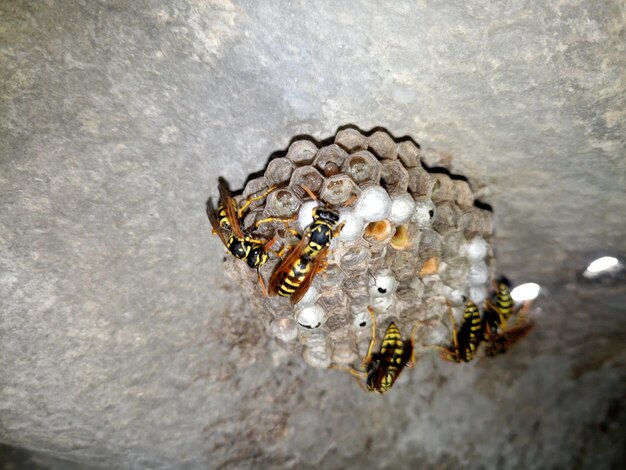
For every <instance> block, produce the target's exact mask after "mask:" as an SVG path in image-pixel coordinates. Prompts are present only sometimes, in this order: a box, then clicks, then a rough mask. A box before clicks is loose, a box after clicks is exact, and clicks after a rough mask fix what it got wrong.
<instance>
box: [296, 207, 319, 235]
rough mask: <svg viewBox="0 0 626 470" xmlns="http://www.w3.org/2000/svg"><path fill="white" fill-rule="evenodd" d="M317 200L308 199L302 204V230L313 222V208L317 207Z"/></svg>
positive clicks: (299, 214)
mask: <svg viewBox="0 0 626 470" xmlns="http://www.w3.org/2000/svg"><path fill="white" fill-rule="evenodd" d="M317 205H318V204H317V201H306V202H305V203H304V204H302V206H300V212H298V225H299V226H300V230H304V229H305V228H307V227H308V226H309V225H311V224H312V223H313V209H315V208H316V207H317Z"/></svg>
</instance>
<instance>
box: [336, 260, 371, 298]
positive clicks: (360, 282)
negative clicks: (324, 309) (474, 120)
mask: <svg viewBox="0 0 626 470" xmlns="http://www.w3.org/2000/svg"><path fill="white" fill-rule="evenodd" d="M368 256H369V255H368ZM355 266H357V267H358V269H359V271H357V272H356V273H355V274H354V275H352V276H349V277H348V278H347V279H346V280H345V281H344V282H343V286H342V289H343V290H344V291H345V292H346V293H347V294H348V296H350V297H351V298H352V299H355V298H361V297H363V295H364V294H365V290H366V288H367V276H366V275H365V273H366V272H367V264H365V265H361V264H355ZM362 268H364V269H362ZM365 303H367V301H366V302H365Z"/></svg>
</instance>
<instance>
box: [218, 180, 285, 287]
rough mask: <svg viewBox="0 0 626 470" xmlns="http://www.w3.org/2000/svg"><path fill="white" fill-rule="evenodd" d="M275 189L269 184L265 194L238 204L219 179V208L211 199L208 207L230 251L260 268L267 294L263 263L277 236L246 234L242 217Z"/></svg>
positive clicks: (250, 264)
mask: <svg viewBox="0 0 626 470" xmlns="http://www.w3.org/2000/svg"><path fill="white" fill-rule="evenodd" d="M275 189H276V187H275V186H270V187H269V188H268V189H267V190H265V191H264V192H263V193H262V194H260V195H258V196H250V197H248V198H247V199H246V200H245V202H244V204H243V205H242V206H241V207H238V205H237V202H236V201H235V199H234V198H233V197H232V195H231V194H230V191H229V190H228V189H227V188H226V186H225V185H224V184H223V182H222V181H220V182H219V184H218V190H219V193H220V202H219V205H218V206H217V210H215V209H214V208H213V205H212V204H211V201H210V200H209V203H208V204H207V209H206V212H207V216H208V218H209V222H210V223H211V226H212V227H213V233H214V234H215V235H217V236H218V237H219V238H220V240H221V241H222V243H223V244H224V246H226V249H227V250H228V251H229V252H230V254H232V255H233V256H234V257H235V258H237V259H242V260H246V263H247V264H248V266H250V267H251V268H255V269H256V270H257V273H258V276H259V283H260V284H261V288H262V290H263V293H264V295H265V294H266V288H265V283H264V282H263V278H262V277H261V273H260V267H261V266H263V265H264V264H265V263H266V262H267V260H268V259H269V254H268V251H269V248H270V246H271V245H272V244H273V243H274V238H272V240H269V241H263V240H258V239H256V238H253V237H252V236H250V235H248V234H245V233H244V232H243V230H242V228H241V219H242V217H243V214H244V212H245V211H246V209H247V208H248V207H249V206H250V204H251V203H252V202H253V201H258V200H259V199H263V198H264V197H266V196H267V195H268V194H269V193H271V192H272V191H274V190H275ZM268 220H269V219H268Z"/></svg>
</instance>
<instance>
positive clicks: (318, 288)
mask: <svg viewBox="0 0 626 470" xmlns="http://www.w3.org/2000/svg"><path fill="white" fill-rule="evenodd" d="M425 158H427V157H426V156H423V155H422V153H421V150H420V149H419V147H418V146H416V145H415V144H414V143H413V142H411V141H408V140H405V141H402V142H396V141H394V140H393V138H392V137H390V136H389V135H388V134H386V133H384V132H375V133H373V134H371V135H369V136H365V135H362V134H361V133H360V132H358V131H357V130H354V129H346V130H343V131H340V132H338V133H337V135H336V137H335V143H334V144H332V145H328V146H325V147H322V148H317V147H316V146H315V144H313V143H312V142H310V141H306V140H300V141H296V142H293V143H292V144H291V146H290V147H289V150H288V152H287V154H286V156H284V157H283V158H277V159H274V160H271V161H270V163H269V165H268V166H267V169H266V171H265V174H264V176H262V177H260V178H257V179H254V180H251V181H250V182H248V184H247V185H246V187H245V189H244V191H243V194H242V196H240V197H239V198H238V199H241V198H242V197H243V198H245V197H247V196H248V195H251V194H255V193H258V192H259V191H262V190H264V189H266V188H268V187H269V186H270V185H272V184H277V185H279V188H278V189H276V190H275V191H273V192H272V193H270V194H269V196H268V197H267V199H266V200H264V201H259V202H255V203H253V204H252V206H251V207H252V209H251V211H250V212H249V213H248V214H247V215H246V217H245V220H244V226H245V227H248V228H250V227H252V226H253V225H254V222H255V221H256V220H260V219H262V218H265V217H271V216H274V217H290V216H294V217H295V218H296V220H294V222H293V223H291V224H290V226H291V227H292V228H294V229H296V230H297V231H298V232H300V233H302V229H303V228H304V227H305V226H306V225H308V224H309V223H310V222H311V220H312V219H311V210H312V208H313V207H314V206H315V203H314V202H311V201H310V198H309V197H308V196H307V194H306V193H305V191H304V190H303V189H302V187H301V186H302V185H305V186H307V187H308V188H309V189H310V190H311V191H312V192H313V193H314V194H315V195H316V196H317V197H318V198H319V200H320V204H326V205H328V206H330V207H332V208H334V209H336V210H337V211H338V212H339V214H340V216H341V221H345V226H344V227H343V230H342V231H341V234H340V235H339V237H337V238H336V239H335V240H334V241H333V243H332V245H331V250H330V252H329V254H328V256H327V259H326V261H327V263H328V266H327V267H326V269H325V270H323V271H322V272H320V273H319V274H317V275H316V277H315V280H314V281H313V284H312V286H311V288H310V289H309V291H308V292H307V293H306V294H305V296H304V297H303V298H302V300H301V301H300V302H299V303H298V304H296V305H295V306H294V305H291V303H290V302H289V299H288V298H284V297H279V296H276V297H271V298H270V297H268V298H265V297H263V295H262V292H261V289H260V288H259V286H258V278H257V273H256V272H255V271H254V270H251V269H250V268H248V266H246V264H245V263H244V262H242V261H240V260H237V259H235V258H233V257H231V256H229V257H228V261H227V264H228V265H227V272H229V273H230V276H231V277H232V278H233V279H234V280H235V281H236V282H237V284H238V285H240V286H241V291H242V292H243V293H244V295H246V296H248V297H249V301H250V302H251V305H252V306H253V308H254V309H255V311H256V312H258V315H259V316H260V317H261V319H262V321H263V322H264V324H265V326H266V331H267V333H268V334H269V335H270V336H272V337H274V338H276V339H277V341H278V343H279V344H281V345H282V346H283V347H286V348H287V349H290V350H292V351H296V352H299V353H301V354H302V356H303V358H304V360H305V361H306V362H307V363H309V364H310V365H312V366H316V367H323V368H325V367H329V366H330V365H331V364H333V363H334V364H343V365H347V364H353V363H357V362H358V361H360V360H361V358H362V357H363V356H364V355H365V354H366V352H367V346H368V344H369V340H370V336H371V319H370V315H369V313H368V309H367V308H368V306H372V307H373V309H374V311H375V313H376V322H377V326H378V331H379V333H380V332H381V330H382V331H384V328H385V327H386V326H387V325H388V324H389V322H390V321H391V320H393V321H395V322H396V324H397V325H398V327H399V328H400V331H401V332H402V334H403V336H405V337H407V338H408V337H409V335H410V332H411V329H412V327H413V326H414V325H416V324H419V326H418V329H417V335H416V340H417V341H416V349H417V352H418V353H419V351H420V345H426V344H433V343H445V344H447V343H449V342H450V338H451V334H450V333H449V331H448V330H446V329H444V327H443V322H446V323H447V322H448V321H449V320H448V315H447V303H446V301H447V302H449V304H450V305H451V306H452V307H453V308H454V312H455V314H456V317H457V319H458V318H459V317H460V315H461V311H462V306H463V304H464V297H468V298H471V299H472V300H473V301H474V302H475V303H477V304H480V303H482V302H483V300H484V299H485V296H486V295H487V290H488V283H489V279H491V278H492V270H491V268H490V263H491V259H492V255H491V248H490V245H489V242H490V238H491V235H492V214H491V212H490V211H488V210H485V209H481V208H479V207H477V206H476V205H475V203H474V193H473V192H472V189H471V188H470V186H469V184H468V183H467V181H466V180H465V179H464V178H462V177H455V176H450V173H449V172H446V171H441V169H439V171H435V170H429V169H428V168H427V167H426V166H425V165H424V164H423V161H424V159H425ZM351 198H352V202H351V204H349V205H348V206H344V204H345V203H346V202H347V201H350V199H351ZM253 233H254V234H255V235H256V236H257V237H258V238H263V239H271V238H272V236H274V235H276V236H277V242H276V243H275V244H274V245H272V250H278V249H279V248H280V247H281V245H282V244H284V243H288V244H295V243H297V241H298V240H297V239H296V238H295V237H293V236H292V235H291V234H290V233H289V232H288V231H287V230H285V227H284V224H282V223H280V222H272V223H268V224H263V225H261V226H260V227H259V228H258V229H257V230H256V231H254V232H253ZM279 261H280V260H279V259H278V258H276V256H274V255H272V256H271V259H270V261H269V262H268V263H267V264H266V265H265V266H263V268H262V270H261V273H262V275H263V278H264V279H265V282H266V283H267V281H268V280H269V278H270V276H271V274H272V272H273V270H274V269H275V268H276V266H277V264H278V263H279ZM378 340H380V337H379V338H378Z"/></svg>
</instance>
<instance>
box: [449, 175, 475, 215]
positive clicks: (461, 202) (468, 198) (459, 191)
mask: <svg viewBox="0 0 626 470" xmlns="http://www.w3.org/2000/svg"><path fill="white" fill-rule="evenodd" d="M453 183H454V200H455V201H456V203H457V205H458V206H459V207H460V208H461V209H463V210H465V209H469V208H470V207H473V206H474V194H473V193H472V189H471V188H470V186H469V184H468V183H467V181H463V180H453Z"/></svg>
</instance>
